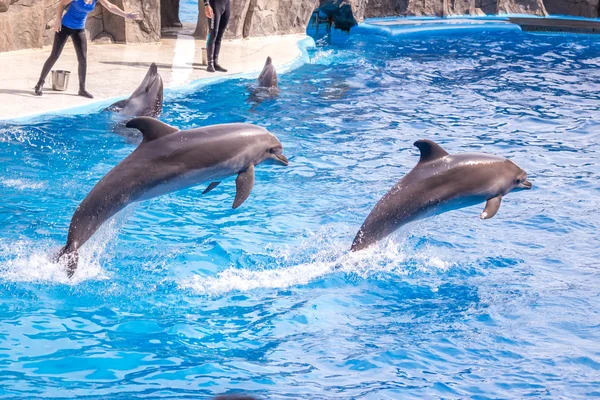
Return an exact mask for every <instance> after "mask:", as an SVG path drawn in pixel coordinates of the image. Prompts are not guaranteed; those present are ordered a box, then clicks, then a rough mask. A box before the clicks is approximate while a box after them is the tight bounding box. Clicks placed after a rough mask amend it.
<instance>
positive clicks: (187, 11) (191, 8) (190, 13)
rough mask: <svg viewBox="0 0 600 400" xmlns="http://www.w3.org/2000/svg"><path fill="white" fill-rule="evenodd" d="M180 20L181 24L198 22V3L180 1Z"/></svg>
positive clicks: (191, 0) (193, 0)
mask: <svg viewBox="0 0 600 400" xmlns="http://www.w3.org/2000/svg"><path fill="white" fill-rule="evenodd" d="M179 19H180V20H181V22H193V23H196V22H198V1H197V0H180V1H179Z"/></svg>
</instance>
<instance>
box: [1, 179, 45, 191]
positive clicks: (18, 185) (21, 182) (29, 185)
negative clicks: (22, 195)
mask: <svg viewBox="0 0 600 400" xmlns="http://www.w3.org/2000/svg"><path fill="white" fill-rule="evenodd" d="M0 185H2V186H4V187H8V188H13V189H18V190H29V189H33V190H37V189H43V188H45V187H46V182H35V181H31V180H27V179H5V178H0Z"/></svg>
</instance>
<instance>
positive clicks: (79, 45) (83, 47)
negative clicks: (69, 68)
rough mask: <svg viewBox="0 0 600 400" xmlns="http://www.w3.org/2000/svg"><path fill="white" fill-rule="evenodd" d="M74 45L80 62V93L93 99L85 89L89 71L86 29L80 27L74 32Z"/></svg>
mask: <svg viewBox="0 0 600 400" xmlns="http://www.w3.org/2000/svg"><path fill="white" fill-rule="evenodd" d="M73 46H75V53H77V61H78V63H79V71H78V72H79V95H80V96H83V97H87V98H89V99H93V98H94V96H92V95H91V94H90V93H89V92H88V91H86V90H85V78H86V73H87V37H86V36H85V29H80V30H78V31H76V32H74V33H73Z"/></svg>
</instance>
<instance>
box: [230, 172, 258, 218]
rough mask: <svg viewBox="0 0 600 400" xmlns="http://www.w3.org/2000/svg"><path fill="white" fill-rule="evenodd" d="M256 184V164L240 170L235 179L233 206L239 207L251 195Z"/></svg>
mask: <svg viewBox="0 0 600 400" xmlns="http://www.w3.org/2000/svg"><path fill="white" fill-rule="evenodd" d="M252 186H254V165H252V164H250V166H249V167H248V168H246V169H245V170H244V171H242V172H240V173H239V174H238V176H237V178H236V179H235V190H236V193H235V200H234V201H233V208H238V207H239V206H241V205H242V203H243V202H244V201H246V199H247V198H248V196H250V191H251V190H252Z"/></svg>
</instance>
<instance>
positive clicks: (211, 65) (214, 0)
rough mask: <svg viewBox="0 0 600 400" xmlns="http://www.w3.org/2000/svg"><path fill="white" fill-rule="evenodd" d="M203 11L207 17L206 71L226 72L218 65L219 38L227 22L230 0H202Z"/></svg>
mask: <svg viewBox="0 0 600 400" xmlns="http://www.w3.org/2000/svg"><path fill="white" fill-rule="evenodd" d="M204 7H205V8H204V12H205V14H206V17H207V18H208V25H209V28H210V29H209V34H208V42H207V44H206V51H207V53H208V67H207V68H206V70H207V71H208V72H215V71H219V72H227V70H226V69H225V68H223V67H221V66H220V65H219V51H220V50H221V39H223V34H224V33H225V29H227V24H228V23H229V14H230V13H231V10H230V8H231V7H230V0H204Z"/></svg>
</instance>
